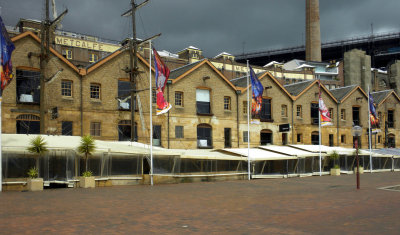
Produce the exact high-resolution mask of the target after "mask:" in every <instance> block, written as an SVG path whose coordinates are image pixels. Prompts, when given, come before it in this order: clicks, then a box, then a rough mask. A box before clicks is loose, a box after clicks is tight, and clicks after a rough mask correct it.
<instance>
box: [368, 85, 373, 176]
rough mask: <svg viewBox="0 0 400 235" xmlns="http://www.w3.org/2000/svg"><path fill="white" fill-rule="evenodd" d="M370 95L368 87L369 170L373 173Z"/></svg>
mask: <svg viewBox="0 0 400 235" xmlns="http://www.w3.org/2000/svg"><path fill="white" fill-rule="evenodd" d="M369 95H370V93H369V85H368V127H369V128H368V142H369V169H370V172H371V173H372V146H371V145H372V141H371V134H372V131H371V106H370V105H371V103H370V100H369Z"/></svg>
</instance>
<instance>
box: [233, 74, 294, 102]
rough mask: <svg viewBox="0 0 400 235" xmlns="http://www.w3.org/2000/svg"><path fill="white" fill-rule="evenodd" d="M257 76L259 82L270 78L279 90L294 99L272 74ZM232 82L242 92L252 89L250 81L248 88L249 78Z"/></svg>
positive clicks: (245, 77)
mask: <svg viewBox="0 0 400 235" xmlns="http://www.w3.org/2000/svg"><path fill="white" fill-rule="evenodd" d="M256 76H257V78H258V80H261V79H263V78H265V77H267V76H268V77H269V78H270V79H271V80H272V81H273V82H274V83H275V84H276V85H277V86H278V87H279V88H281V89H282V91H283V92H285V93H286V94H287V95H288V96H289V97H290V98H291V99H293V97H292V96H291V95H290V93H289V92H288V91H287V90H286V89H285V88H284V87H283V86H282V84H281V83H280V82H279V81H278V80H277V79H276V78H275V77H274V76H272V74H271V73H270V72H262V73H258V74H256ZM231 82H232V83H233V84H234V85H235V86H236V87H238V89H239V90H241V91H242V92H245V91H247V89H250V87H251V82H250V81H249V86H247V76H244V77H239V78H235V79H232V80H231Z"/></svg>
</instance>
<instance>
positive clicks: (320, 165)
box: [318, 81, 322, 176]
mask: <svg viewBox="0 0 400 235" xmlns="http://www.w3.org/2000/svg"><path fill="white" fill-rule="evenodd" d="M318 85H319V86H318V88H319V89H318V93H319V95H318V139H319V140H318V141H319V176H322V154H321V109H320V102H321V101H320V99H321V81H319V83H318Z"/></svg>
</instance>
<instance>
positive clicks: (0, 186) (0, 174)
mask: <svg viewBox="0 0 400 235" xmlns="http://www.w3.org/2000/svg"><path fill="white" fill-rule="evenodd" d="M0 66H1V65H0ZM2 99H3V91H1V96H0V192H1V191H2V190H3V172H2V169H3V166H2V162H3V156H2V152H3V146H2V143H1V141H2V139H1V138H2V136H1V135H2V126H1V121H2V118H1V103H2Z"/></svg>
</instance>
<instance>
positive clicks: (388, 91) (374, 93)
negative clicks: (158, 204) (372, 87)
mask: <svg viewBox="0 0 400 235" xmlns="http://www.w3.org/2000/svg"><path fill="white" fill-rule="evenodd" d="M391 91H393V89H389V90H383V91H374V92H371V94H376V93H381V92H391Z"/></svg>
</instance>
